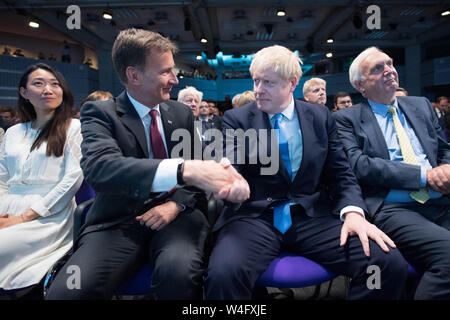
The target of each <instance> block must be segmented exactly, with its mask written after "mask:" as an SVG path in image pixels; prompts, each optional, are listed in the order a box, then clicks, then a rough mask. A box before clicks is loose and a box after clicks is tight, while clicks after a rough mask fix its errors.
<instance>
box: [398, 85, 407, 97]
mask: <svg viewBox="0 0 450 320" xmlns="http://www.w3.org/2000/svg"><path fill="white" fill-rule="evenodd" d="M395 96H396V97H398V96H402V97H407V96H408V91H406V89H404V88H401V87H398V88H397V90H395Z"/></svg>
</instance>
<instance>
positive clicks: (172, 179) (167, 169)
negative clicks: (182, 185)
mask: <svg viewBox="0 0 450 320" xmlns="http://www.w3.org/2000/svg"><path fill="white" fill-rule="evenodd" d="M127 96H128V98H129V99H130V101H131V104H132V105H133V107H134V109H135V110H136V112H137V113H138V115H139V117H140V118H141V121H142V125H143V126H144V130H145V137H146V139H147V147H148V151H149V156H150V158H153V153H152V148H151V144H150V122H151V116H150V115H149V112H150V110H152V109H156V110H157V112H158V117H157V122H158V130H159V133H160V134H161V138H162V140H163V142H164V147H165V148H166V153H167V154H169V153H168V150H167V144H166V139H165V136H164V130H163V128H164V127H163V123H162V120H161V113H160V112H159V104H157V105H156V106H153V107H152V108H150V107H147V106H145V105H143V104H142V103H140V102H139V101H137V100H136V99H134V98H133V97H132V96H130V94H129V93H128V92H127ZM169 157H170V155H169ZM181 161H182V159H176V158H175V159H164V160H163V161H161V163H160V164H159V166H158V168H157V169H156V173H155V176H154V178H153V183H152V189H151V192H165V191H169V190H171V189H172V188H175V187H176V186H177V168H178V164H179V163H180V162H181Z"/></svg>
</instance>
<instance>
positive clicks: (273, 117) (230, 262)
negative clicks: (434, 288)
mask: <svg viewBox="0 0 450 320" xmlns="http://www.w3.org/2000/svg"><path fill="white" fill-rule="evenodd" d="M250 73H251V75H252V77H253V83H254V92H255V96H256V101H255V102H252V103H250V104H247V105H245V106H242V107H239V108H236V109H231V110H228V111H227V112H225V115H224V119H223V132H224V134H225V135H226V136H227V137H226V138H227V139H228V138H231V141H235V143H236V144H235V145H234V148H233V149H232V150H230V151H231V152H227V151H226V150H224V152H225V153H226V155H227V157H229V159H235V156H237V155H239V154H243V155H245V159H249V156H250V150H251V149H253V148H252V147H253V145H254V144H256V145H258V142H257V141H250V142H249V143H248V144H247V145H245V146H243V145H242V144H240V143H239V139H234V138H233V137H232V136H230V133H231V131H233V130H237V129H242V130H244V132H246V131H247V130H257V131H259V132H260V134H261V133H262V134H267V135H269V134H270V133H271V131H272V130H270V129H274V130H276V132H278V134H277V138H278V141H279V142H278V143H279V145H277V143H276V141H275V146H274V147H272V152H273V153H274V157H272V158H274V159H275V160H272V162H271V163H270V168H269V165H268V164H267V163H265V164H264V165H263V163H261V162H258V160H257V159H256V164H255V163H254V161H247V162H249V163H241V162H239V161H238V162H237V164H235V167H236V169H237V171H238V172H240V173H241V174H242V175H243V176H244V177H245V178H246V179H247V181H248V183H249V186H250V192H251V195H250V199H249V200H247V201H245V202H244V203H242V205H241V206H240V208H239V209H237V211H235V210H233V208H231V207H228V208H227V209H226V210H225V211H224V212H223V213H222V214H221V215H220V217H219V218H218V220H217V222H216V224H215V225H214V229H213V232H214V238H215V239H216V241H215V244H214V247H213V250H212V253H211V256H210V260H209V266H208V271H207V277H206V280H205V295H206V298H207V299H213V300H218V299H244V300H247V299H250V298H251V297H252V291H253V288H254V286H255V283H256V281H257V280H258V278H259V277H260V276H261V274H262V273H263V272H264V270H266V268H267V267H268V266H269V264H270V263H271V261H272V260H273V259H275V258H277V257H278V256H279V254H280V253H281V252H282V251H289V252H293V253H296V254H299V255H303V256H306V257H308V258H310V259H312V260H314V261H317V262H319V263H321V264H323V265H324V266H326V267H327V268H330V269H331V270H332V271H334V272H335V273H336V274H344V275H347V276H349V277H351V278H352V281H351V282H350V288H349V298H350V299H398V298H400V296H401V293H402V290H403V286H404V284H405V281H406V276H407V264H406V262H405V261H404V260H403V258H402V256H401V254H400V253H399V252H398V250H396V249H394V248H393V247H394V246H395V245H394V243H393V242H392V241H391V240H390V239H389V238H388V237H387V236H386V235H385V234H384V233H383V232H382V231H380V230H379V229H378V228H377V227H375V226H374V225H372V224H370V223H369V222H367V221H366V220H365V218H364V216H365V212H364V211H366V206H365V204H364V201H363V199H362V197H361V190H360V188H359V185H358V182H357V180H356V178H355V176H354V174H353V172H352V170H351V168H350V166H349V164H348V161H347V158H346V156H345V154H344V151H343V150H342V145H341V143H340V142H339V140H338V139H337V135H336V129H335V123H334V120H333V119H332V117H331V114H330V112H328V110H327V109H326V108H318V107H317V106H315V105H314V104H311V103H306V102H301V101H299V100H296V99H294V97H293V92H294V90H295V87H296V86H297V84H298V82H299V79H300V77H301V75H302V71H301V67H300V60H299V58H298V56H297V55H296V54H295V53H294V52H292V51H290V50H289V49H287V48H285V47H281V46H271V47H267V48H264V49H261V50H260V51H258V52H257V53H256V54H255V56H254V59H253V61H252V63H251V65H250ZM229 129H233V130H229ZM260 129H263V130H260ZM302 137H304V139H303V138H302ZM277 138H275V140H277ZM264 140H265V141H271V138H270V137H269V136H267V137H264ZM227 147H228V146H226V147H225V148H224V149H229V148H227ZM266 150H267V149H266ZM278 160H279V161H278ZM271 168H272V169H273V171H272V172H263V171H262V170H263V169H266V171H267V169H269V170H272V169H271ZM389 247H390V248H389ZM371 265H377V266H379V267H380V269H381V270H382V274H381V278H380V281H381V282H382V283H381V284H380V289H378V290H370V289H368V287H367V281H368V277H369V274H368V273H367V270H368V269H367V268H368V267H369V266H371ZM299 271H301V270H299Z"/></svg>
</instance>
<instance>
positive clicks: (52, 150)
mask: <svg viewBox="0 0 450 320" xmlns="http://www.w3.org/2000/svg"><path fill="white" fill-rule="evenodd" d="M38 69H42V70H45V71H48V72H50V73H52V74H53V75H54V76H55V78H56V79H57V80H58V82H59V86H60V87H61V89H62V91H63V97H62V103H61V105H60V106H59V107H58V108H56V109H55V112H54V114H53V117H52V118H51V119H50V120H49V121H48V122H47V123H46V124H45V125H44V127H43V128H42V130H41V132H40V133H39V135H38V136H37V138H36V140H35V141H34V142H33V144H32V146H31V149H30V151H33V150H34V149H37V148H39V146H40V145H41V144H42V143H43V142H45V141H47V150H46V155H47V156H48V157H50V156H52V155H54V156H55V157H60V156H62V155H63V151H64V144H65V143H66V138H67V129H68V128H69V125H70V122H71V120H72V107H73V96H72V93H71V91H70V88H69V86H68V85H67V82H66V80H65V79H64V77H63V75H62V74H61V73H60V72H59V71H57V70H54V69H52V68H51V67H50V66H48V65H46V64H45V63H36V64H33V65H31V66H29V67H28V69H27V70H26V71H25V72H24V74H23V75H22V77H21V78H20V81H19V88H18V90H19V92H18V95H19V100H18V102H17V111H18V114H19V120H20V122H29V121H33V120H35V119H36V111H35V110H34V107H33V105H32V104H31V103H30V101H28V100H27V99H25V98H24V97H22V95H21V94H20V88H26V87H27V83H28V76H29V75H30V73H32V72H33V71H35V70H38Z"/></svg>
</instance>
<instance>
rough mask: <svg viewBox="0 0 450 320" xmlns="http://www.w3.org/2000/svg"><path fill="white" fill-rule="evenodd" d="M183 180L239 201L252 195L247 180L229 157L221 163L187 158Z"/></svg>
mask: <svg viewBox="0 0 450 320" xmlns="http://www.w3.org/2000/svg"><path fill="white" fill-rule="evenodd" d="M183 180H184V182H185V183H186V184H187V185H190V186H195V187H197V188H200V189H202V190H204V191H206V192H212V193H213V194H214V195H215V197H217V198H219V199H224V200H227V201H230V202H234V203H239V202H243V201H245V200H247V199H248V198H249V197H250V187H249V186H248V183H247V181H246V180H245V179H244V178H243V177H242V176H241V175H240V174H239V173H238V172H237V171H236V169H234V167H233V166H232V165H231V163H230V161H229V160H228V159H227V158H222V160H220V163H217V162H215V161H213V160H209V161H201V160H186V161H185V162H184V169H183Z"/></svg>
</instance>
